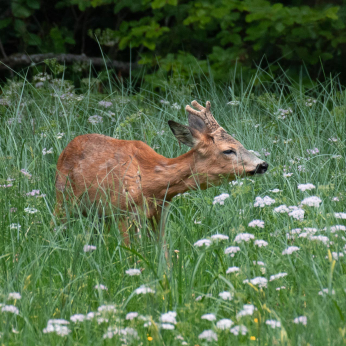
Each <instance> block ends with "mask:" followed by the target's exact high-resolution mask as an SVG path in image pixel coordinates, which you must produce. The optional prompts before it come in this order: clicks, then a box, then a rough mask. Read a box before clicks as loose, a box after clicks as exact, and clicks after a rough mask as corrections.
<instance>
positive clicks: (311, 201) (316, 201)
mask: <svg viewBox="0 0 346 346" xmlns="http://www.w3.org/2000/svg"><path fill="white" fill-rule="evenodd" d="M321 202H322V200H321V198H319V197H317V196H311V197H306V198H304V199H303V200H302V201H301V204H302V205H308V206H309V207H319V206H320V203H321Z"/></svg>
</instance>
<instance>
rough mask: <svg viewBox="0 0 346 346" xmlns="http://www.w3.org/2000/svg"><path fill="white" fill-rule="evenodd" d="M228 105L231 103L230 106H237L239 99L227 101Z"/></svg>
mask: <svg viewBox="0 0 346 346" xmlns="http://www.w3.org/2000/svg"><path fill="white" fill-rule="evenodd" d="M227 104H228V105H231V106H239V104H240V102H239V101H230V102H227Z"/></svg>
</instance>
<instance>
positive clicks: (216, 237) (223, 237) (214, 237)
mask: <svg viewBox="0 0 346 346" xmlns="http://www.w3.org/2000/svg"><path fill="white" fill-rule="evenodd" d="M210 238H211V239H212V240H228V239H229V237H228V235H223V234H214V235H212V236H211V237H210Z"/></svg>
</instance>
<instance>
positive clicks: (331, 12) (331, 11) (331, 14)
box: [326, 6, 340, 20]
mask: <svg viewBox="0 0 346 346" xmlns="http://www.w3.org/2000/svg"><path fill="white" fill-rule="evenodd" d="M339 9H340V7H339V6H335V7H329V8H328V10H327V11H326V16H327V17H328V18H330V19H334V20H337V19H339V16H338V15H337V13H338V12H339Z"/></svg>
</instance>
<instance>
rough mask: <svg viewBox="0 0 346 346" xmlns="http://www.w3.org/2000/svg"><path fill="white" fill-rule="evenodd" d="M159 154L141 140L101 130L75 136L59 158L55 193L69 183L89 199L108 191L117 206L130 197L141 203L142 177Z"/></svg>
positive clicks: (59, 191) (122, 204) (97, 197)
mask: <svg viewBox="0 0 346 346" xmlns="http://www.w3.org/2000/svg"><path fill="white" fill-rule="evenodd" d="M161 158H163V157H162V156H161V155H159V154H157V153H156V152H155V151H154V150H153V149H152V148H150V147H149V146H148V145H147V144H145V143H143V142H141V141H127V140H118V139H115V138H112V137H108V136H104V135H100V134H86V135H82V136H78V137H76V138H74V139H73V140H72V141H71V142H70V143H69V144H68V145H67V147H66V148H65V149H64V151H63V152H62V153H61V154H60V157H59V159H58V163H57V173H56V189H57V194H59V193H61V192H63V191H64V190H65V189H66V186H70V187H72V189H73V194H74V195H75V196H76V197H79V196H81V195H82V194H83V193H85V192H86V191H87V193H88V198H89V200H90V201H94V200H97V199H100V198H101V197H102V195H103V194H104V193H107V194H108V195H109V196H111V198H112V203H113V204H118V205H119V207H120V208H125V207H126V206H125V203H126V200H128V199H129V197H130V199H131V200H132V201H133V202H134V203H135V204H136V205H140V204H142V203H141V199H142V196H143V190H142V185H143V178H142V177H143V175H145V172H146V171H148V170H149V171H150V170H151V169H152V167H154V166H155V163H156V161H157V160H160V159H161Z"/></svg>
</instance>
